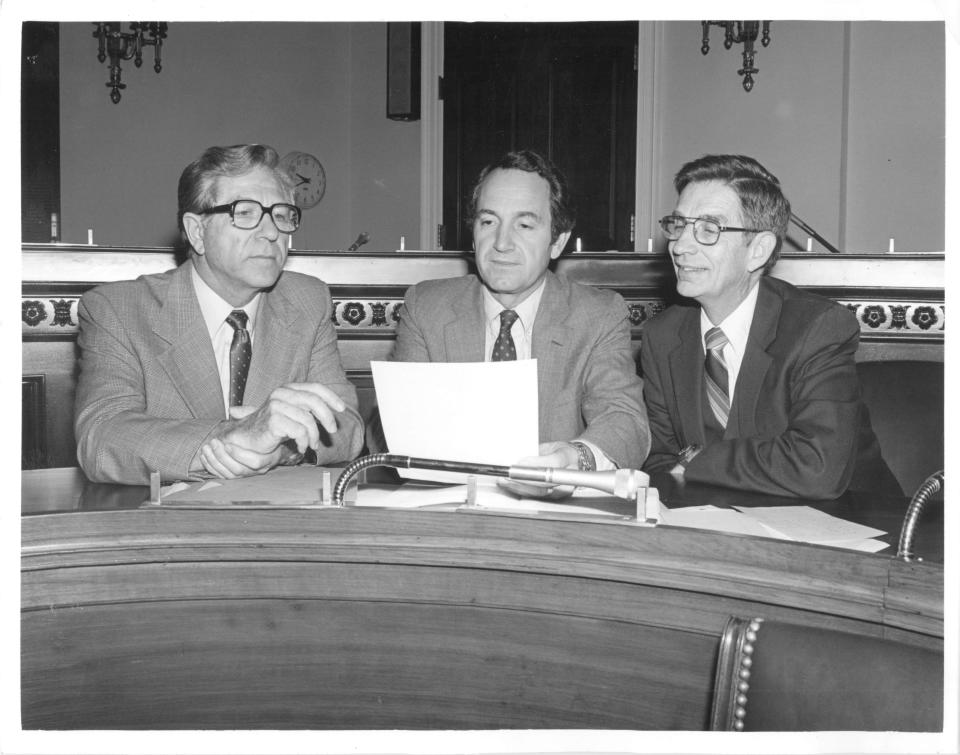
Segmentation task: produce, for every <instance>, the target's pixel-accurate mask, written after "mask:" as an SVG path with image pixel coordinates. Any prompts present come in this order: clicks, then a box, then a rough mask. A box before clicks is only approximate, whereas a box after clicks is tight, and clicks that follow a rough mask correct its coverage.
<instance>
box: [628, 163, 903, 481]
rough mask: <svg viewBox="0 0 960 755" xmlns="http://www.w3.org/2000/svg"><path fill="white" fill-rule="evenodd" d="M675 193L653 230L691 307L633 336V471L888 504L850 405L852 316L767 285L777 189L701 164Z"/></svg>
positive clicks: (736, 167) (861, 414) (781, 221)
mask: <svg viewBox="0 0 960 755" xmlns="http://www.w3.org/2000/svg"><path fill="white" fill-rule="evenodd" d="M674 186H675V188H676V190H677V193H678V194H679V198H678V200H677V204H676V207H675V209H674V210H673V212H672V213H671V214H669V215H667V216H666V217H664V218H662V219H661V221H660V224H661V227H662V228H663V232H664V234H665V235H666V237H667V239H668V242H669V243H668V249H669V253H670V257H671V261H672V262H673V268H674V272H675V273H676V276H677V292H678V293H679V294H680V295H681V296H684V297H687V298H688V299H689V300H690V301H688V302H686V303H681V304H676V305H674V306H672V307H669V308H668V309H667V310H665V311H664V312H662V313H661V314H659V315H658V316H657V317H655V318H653V319H652V320H651V321H650V322H648V323H647V324H646V325H645V326H644V331H643V345H642V347H641V366H642V371H643V377H644V398H645V400H646V403H647V412H648V414H649V417H650V428H651V432H652V434H653V448H652V450H651V453H650V458H649V459H648V460H647V463H646V465H645V469H646V470H647V471H649V472H657V471H662V470H669V471H671V472H672V473H673V474H674V475H676V476H678V477H681V478H683V479H685V480H690V481H694V482H702V483H709V484H712V485H722V486H726V487H731V488H737V489H739V490H747V491H756V492H761V493H768V494H773V495H782V496H796V497H802V498H836V497H838V496H839V495H841V494H842V493H843V492H844V491H846V490H847V489H848V488H852V489H856V490H880V491H885V492H887V493H890V494H894V495H897V494H899V493H900V486H899V484H898V483H897V481H896V479H895V478H894V476H893V474H892V473H891V472H890V470H889V468H888V467H887V465H886V463H885V462H884V461H883V458H882V457H881V455H880V446H879V444H878V443H877V438H876V436H875V435H874V433H873V430H872V429H871V427H870V418H869V416H868V413H867V409H866V407H865V406H864V404H863V402H862V401H861V399H860V384H859V381H858V378H857V370H856V364H855V363H854V354H855V352H856V350H857V344H858V343H859V338H860V329H859V327H858V325H857V321H856V318H855V317H854V315H853V313H852V312H850V311H849V310H848V309H847V308H845V307H843V306H841V305H839V304H837V303H836V302H833V301H830V300H829V299H825V298H823V297H821V296H817V295H815V294H811V293H808V292H805V291H801V290H800V289H798V288H795V287H794V286H792V285H790V284H789V283H786V282H784V281H782V280H779V279H777V278H773V277H770V276H768V275H767V273H768V272H769V271H770V269H771V268H772V267H773V266H774V264H775V263H776V261H777V257H778V256H779V254H780V248H781V246H782V245H783V239H784V237H785V236H786V231H787V223H788V221H789V219H790V203H789V202H788V201H787V199H786V197H785V196H784V195H783V192H782V190H781V188H780V182H779V181H778V180H777V178H776V177H775V176H774V175H773V174H771V173H770V172H769V171H768V170H767V169H766V168H764V167H763V166H762V165H760V163H758V162H757V161H756V160H754V159H753V158H750V157H745V156H743V155H707V156H705V157H701V158H699V159H697V160H694V161H692V162H689V163H687V164H686V165H684V166H683V167H682V168H681V169H680V172H679V173H677V175H676V178H675V180H674Z"/></svg>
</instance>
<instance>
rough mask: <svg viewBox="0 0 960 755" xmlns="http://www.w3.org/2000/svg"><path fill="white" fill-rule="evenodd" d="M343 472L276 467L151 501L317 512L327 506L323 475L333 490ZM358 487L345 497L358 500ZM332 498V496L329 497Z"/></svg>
mask: <svg viewBox="0 0 960 755" xmlns="http://www.w3.org/2000/svg"><path fill="white" fill-rule="evenodd" d="M342 471H343V470H341V469H335V468H327V467H314V466H310V465H306V464H305V465H301V466H299V467H277V468H276V469H272V470H270V471H269V472H268V473H267V474H264V475H254V476H253V477H241V478H239V479H235V480H207V481H206V482H177V483H174V484H173V485H168V486H165V487H163V488H161V490H160V501H159V503H157V502H156V501H148V502H147V505H149V506H159V507H161V508H164V507H166V508H211V509H220V508H315V507H319V506H321V505H323V503H328V504H329V501H324V500H323V498H324V496H323V486H324V473H327V474H329V480H330V489H331V491H332V486H333V483H336V481H337V478H338V477H339V476H340V472H342ZM356 489H357V488H356V483H353V484H352V485H351V486H350V487H349V488H348V489H347V492H346V494H345V495H344V500H345V501H347V502H350V501H352V500H355V499H356V495H357V494H356ZM327 497H328V498H329V495H328V496H327Z"/></svg>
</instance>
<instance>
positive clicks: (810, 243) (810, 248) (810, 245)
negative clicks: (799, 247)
mask: <svg viewBox="0 0 960 755" xmlns="http://www.w3.org/2000/svg"><path fill="white" fill-rule="evenodd" d="M807 251H808V252H812V251H813V239H812V238H810V237H809V236H807Z"/></svg>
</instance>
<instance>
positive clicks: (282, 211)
mask: <svg viewBox="0 0 960 755" xmlns="http://www.w3.org/2000/svg"><path fill="white" fill-rule="evenodd" d="M266 213H269V214H270V217H271V218H273V222H274V223H275V224H276V226H277V230H278V231H282V232H283V233H293V232H294V231H295V230H297V228H298V227H299V225H300V210H299V208H297V207H295V206H294V205H292V204H275V205H273V206H272V207H264V206H263V205H262V204H260V203H259V202H255V201H254V200H252V199H244V200H240V201H239V202H236V203H235V204H234V206H233V224H234V225H235V226H236V227H237V228H241V229H244V230H250V229H251V228H256V227H257V226H258V225H259V224H260V220H261V219H262V218H263V216H264V214H266Z"/></svg>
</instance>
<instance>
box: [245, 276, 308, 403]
mask: <svg viewBox="0 0 960 755" xmlns="http://www.w3.org/2000/svg"><path fill="white" fill-rule="evenodd" d="M300 314H301V313H300V310H298V309H297V307H296V306H295V305H294V304H293V302H291V301H290V300H289V299H288V298H287V297H286V296H284V295H283V293H281V292H280V291H278V290H277V289H276V288H274V289H273V290H270V291H264V292H263V293H262V294H261V296H260V308H259V311H258V312H257V323H256V334H255V337H254V341H253V356H252V357H251V359H250V371H249V373H248V375H247V385H246V388H245V389H244V393H243V403H244V404H246V405H250V406H260V405H261V404H262V403H263V402H264V401H266V400H267V397H268V396H269V395H270V393H271V391H273V389H274V388H276V387H277V386H278V385H282V384H283V383H286V382H289V380H287V379H285V378H284V377H283V376H284V375H287V374H288V372H287V370H288V367H289V365H291V364H294V362H295V361H296V355H297V345H298V344H299V343H300V340H301V339H302V338H303V337H304V334H306V333H311V334H312V333H313V326H312V325H311V324H309V323H304V324H303V328H302V329H301V328H298V327H297V320H298V318H299V316H300Z"/></svg>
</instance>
